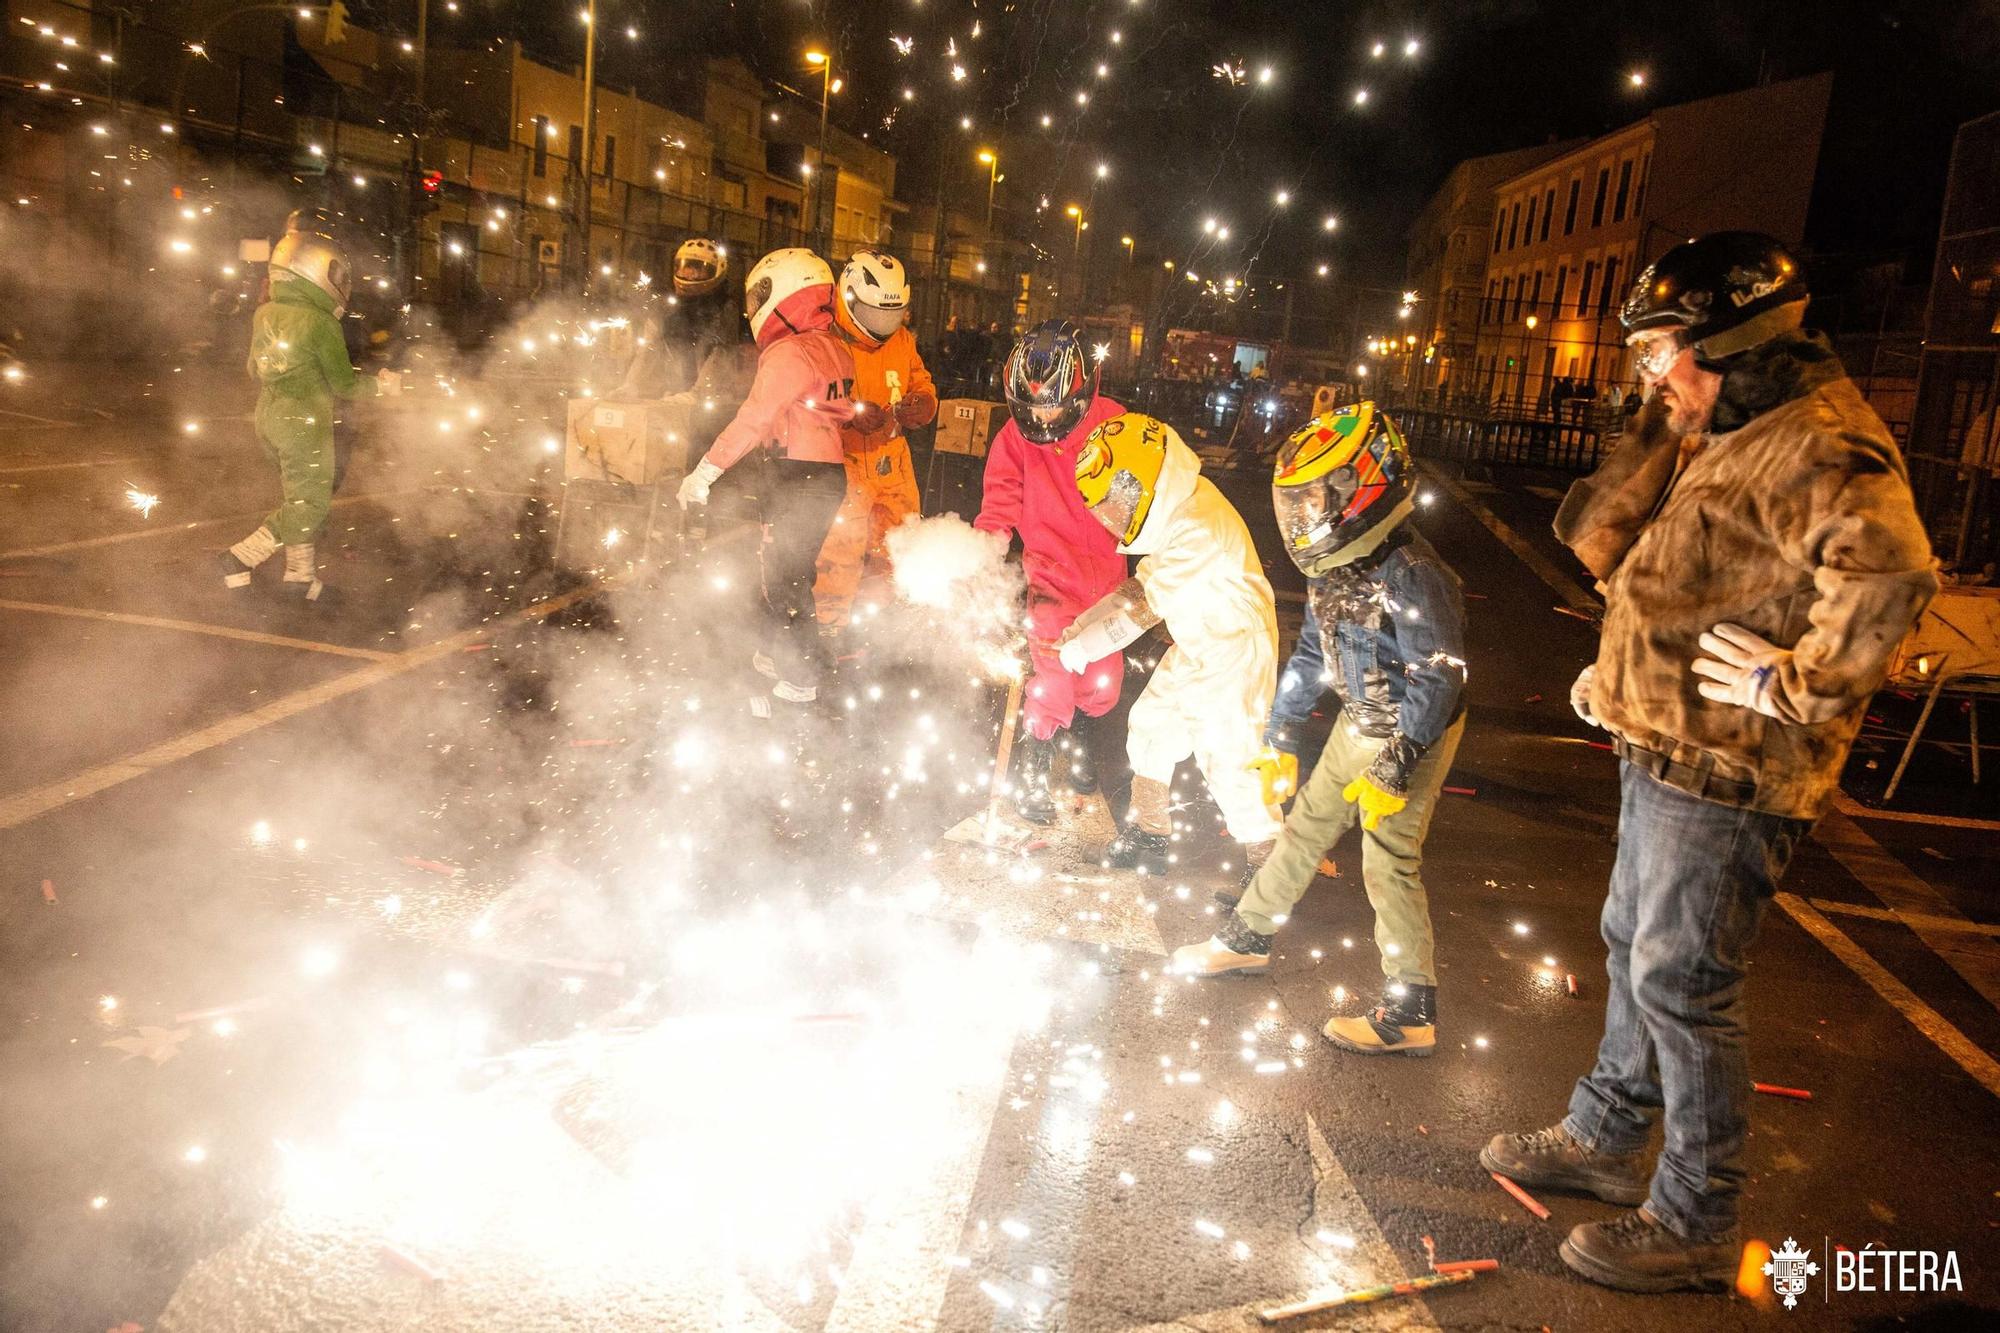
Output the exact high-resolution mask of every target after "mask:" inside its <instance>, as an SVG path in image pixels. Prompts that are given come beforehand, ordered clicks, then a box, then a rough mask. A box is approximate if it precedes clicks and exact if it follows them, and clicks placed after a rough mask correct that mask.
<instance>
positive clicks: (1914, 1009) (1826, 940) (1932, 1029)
mask: <svg viewBox="0 0 2000 1333" xmlns="http://www.w3.org/2000/svg"><path fill="white" fill-rule="evenodd" d="M1776 902H1777V904H1778V906H1780V907H1782V908H1784V909H1785V911H1786V912H1787V913H1788V914H1789V915H1790V916H1791V918H1792V920H1794V921H1796V922H1798V923H1799V924H1800V925H1801V926H1803V927H1805V929H1806V930H1807V931H1808V932H1809V933H1810V934H1811V935H1812V936H1813V938H1815V939H1817V940H1818V941H1819V942H1820V943H1821V944H1824V945H1825V946H1826V947H1827V948H1828V949H1830V950H1832V952H1833V956H1834V957H1836V958H1838V959H1839V960H1840V961H1841V962H1843V963H1845V964H1847V967H1848V970H1850V971H1851V972H1853V973H1854V975H1856V976H1857V977H1860V978H1861V979H1862V980H1863V981H1865V982H1867V983H1868V984H1869V985H1870V986H1871V987H1873V988H1874V991H1875V993H1876V994H1877V995H1880V996H1881V997H1882V998H1883V999H1885V1000H1887V1001H1888V1002H1889V1003H1890V1005H1892V1006H1893V1007H1894V1008H1895V1010H1896V1012H1898V1013H1900V1014H1901V1015H1902V1016H1903V1017H1905V1018H1907V1019H1909V1020H1910V1024H1911V1026H1913V1027H1915V1028H1916V1030H1917V1031H1919V1032H1921V1033H1923V1034H1924V1035H1925V1036H1926V1037H1929V1038H1930V1039H1931V1042H1932V1044H1934V1045H1935V1046H1936V1047H1937V1048H1938V1049H1939V1050H1941V1051H1943V1052H1944V1053H1945V1054H1946V1055H1948V1056H1950V1057H1951V1058H1952V1060H1953V1061H1955V1062H1956V1063H1957V1065H1958V1067H1959V1068H1961V1069H1963V1070H1964V1071H1965V1072H1966V1073H1968V1074H1970V1075H1972V1077H1974V1078H1975V1079H1978V1080H1979V1081H1980V1082H1981V1083H1982V1084H1984V1085H1985V1086H1986V1090H1987V1091H1988V1092H1990V1093H1992V1094H1993V1095H1994V1096H1996V1097H2000V1061H1996V1060H1995V1059H1994V1058H1993V1057H1992V1056H1990V1055H1988V1054H1987V1053H1986V1052H1985V1051H1983V1050H1981V1049H1980V1048H1979V1047H1978V1046H1977V1045H1975V1044H1974V1043H1973V1041H1972V1039H1971V1038H1970V1037H1967V1036H1966V1035H1965V1034H1964V1033H1963V1032H1960V1031H1959V1030H1958V1029H1957V1028H1956V1027H1954V1026H1952V1024H1951V1023H1950V1022H1949V1021H1948V1020H1947V1019H1946V1018H1945V1016H1944V1015H1943V1014H1940V1013H1939V1012H1938V1011H1937V1010H1935V1009H1933V1008H1931V1007H1930V1006H1929V1005H1927V1004H1925V1003H1924V1002H1923V1001H1922V1000H1920V999H1918V998H1917V993H1916V992H1915V991H1913V990H1911V989H1910V988H1909V987H1908V986H1905V985H1904V984H1903V983H1902V982H1901V981H1899V980H1897V979H1896V977H1895V976H1894V975H1893V974H1891V973H1890V971H1889V969H1888V968H1886V967H1883V966H1882V965H1881V964H1880V963H1878V962H1876V961H1875V959H1874V958H1873V957H1872V956H1870V954H1869V953H1868V951H1867V950H1865V949H1863V948H1862V947H1861V946H1860V945H1858V944H1856V943H1855V942H1854V941H1853V940H1851V939H1849V938H1848V937H1847V935H1846V934H1845V933H1844V932H1843V931H1842V930H1841V929H1840V927H1838V926H1836V925H1834V924H1833V922H1831V921H1828V920H1827V919H1826V918H1825V917H1824V916H1821V915H1820V914H1819V913H1818V912H1817V911H1815V910H1814V909H1813V905H1812V904H1811V903H1809V902H1807V901H1806V900H1805V899H1803V898H1801V897H1799V896H1798V895H1797V894H1792V893H1780V894H1779V895H1778V896H1777V898H1776Z"/></svg>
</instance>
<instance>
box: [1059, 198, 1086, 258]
mask: <svg viewBox="0 0 2000 1333" xmlns="http://www.w3.org/2000/svg"><path fill="white" fill-rule="evenodd" d="M1063 213H1064V215H1065V216H1067V217H1068V218H1070V219H1071V220H1072V221H1074V222H1075V223H1076V242H1075V244H1074V246H1073V247H1072V248H1073V249H1074V250H1075V252H1076V253H1077V254H1082V253H1083V228H1084V221H1083V209H1082V208H1081V207H1080V206H1078V205H1076V204H1071V205H1070V206H1069V207H1068V208H1065V209H1064V210H1063Z"/></svg>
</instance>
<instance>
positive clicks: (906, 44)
mask: <svg viewBox="0 0 2000 1333" xmlns="http://www.w3.org/2000/svg"><path fill="white" fill-rule="evenodd" d="M889 41H890V42H891V43H892V44H893V45H894V46H895V48H896V54H897V55H899V56H906V55H908V54H910V52H912V51H914V50H916V49H917V39H916V38H914V37H891V38H890V39H889Z"/></svg>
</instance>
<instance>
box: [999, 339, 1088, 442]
mask: <svg viewBox="0 0 2000 1333" xmlns="http://www.w3.org/2000/svg"><path fill="white" fill-rule="evenodd" d="M1005 380H1006V391H1007V411H1008V412H1009V413H1010V414H1012V416H1013V418H1014V424H1015V425H1016V426H1018V427H1019V428H1020V431H1021V434H1023V435H1025V436H1027V437H1028V439H1030V440H1032V441H1033V442H1034V443H1036V444H1054V443H1056V442H1057V441H1058V440H1060V439H1062V438H1063V436H1065V435H1067V434H1069V433H1070V432H1071V431H1073V430H1075V429H1076V423H1077V422H1079V421H1082V420H1083V414H1084V413H1085V412H1088V411H1089V410H1090V404H1091V400H1093V399H1094V398H1096V397H1097V385H1096V376H1095V375H1094V374H1092V372H1091V369H1090V364H1089V360H1088V354H1087V352H1086V351H1085V349H1084V346H1083V335H1082V334H1081V333H1078V332H1077V329H1076V326H1075V325H1074V324H1072V323H1070V322H1069V321H1068V320H1066V319H1045V320H1043V321H1042V322H1041V323H1039V324H1037V325H1035V327H1034V328H1032V329H1029V330H1028V332H1027V333H1026V334H1025V335H1023V337H1022V338H1021V341H1019V342H1017V343H1015V344H1014V350H1013V351H1012V352H1009V353H1008V354H1007V370H1006V375H1005Z"/></svg>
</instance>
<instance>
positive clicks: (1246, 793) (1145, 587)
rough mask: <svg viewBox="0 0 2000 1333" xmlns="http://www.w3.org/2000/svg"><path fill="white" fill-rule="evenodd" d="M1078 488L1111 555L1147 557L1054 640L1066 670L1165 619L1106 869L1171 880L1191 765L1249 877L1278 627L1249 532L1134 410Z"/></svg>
mask: <svg viewBox="0 0 2000 1333" xmlns="http://www.w3.org/2000/svg"><path fill="white" fill-rule="evenodd" d="M1076 484H1077V489H1078V491H1079V492H1081V494H1082V496H1083V500H1084V503H1085V504H1086V505H1088V506H1089V508H1090V511H1091V513H1092V514H1093V515H1094V516H1095V517H1096V518H1097V520H1098V521H1099V522H1100V523H1102V524H1104V526H1105V527H1106V528H1108V529H1109V530H1110V531H1111V533H1112V535H1113V536H1115V537H1117V538H1118V542H1119V547H1118V549H1119V550H1120V551H1121V552H1124V553H1126V554H1130V555H1137V556H1140V557H1142V558H1141V559H1140V561H1139V564H1138V568H1137V570H1136V571H1135V574H1134V576H1133V577H1132V578H1130V579H1127V580H1126V581H1125V582H1124V583H1123V584H1121V585H1119V587H1118V588H1116V589H1114V590H1113V591H1112V592H1111V593H1110V594H1109V595H1108V596H1106V597H1104V598H1103V599H1102V600H1101V601H1099V602H1098V603H1097V605H1095V606H1093V607H1091V608H1090V609H1089V610H1087V611H1085V612H1084V613H1083V614H1082V615H1080V616H1078V617H1077V619H1076V621H1075V622H1074V623H1073V624H1072V625H1071V626H1070V627H1069V629H1068V630H1066V631H1065V632H1064V634H1063V636H1062V638H1061V639H1059V640H1058V641H1057V652H1058V654H1059V655H1060V657H1061V658H1062V661H1063V663H1064V665H1065V666H1068V665H1070V663H1072V662H1076V663H1089V662H1093V661H1097V660H1098V659H1100V658H1103V657H1106V656H1109V655H1110V654H1112V653H1115V652H1117V651H1118V650H1119V649H1121V648H1123V647H1125V646H1126V645H1128V644H1130V643H1131V642H1133V641H1134V640H1135V639H1137V638H1138V637H1139V636H1140V635H1141V634H1144V633H1145V632H1146V631H1147V630H1148V629H1150V628H1151V627H1152V626H1154V625H1156V624H1158V623H1160V622H1161V621H1163V620H1164V621H1165V622H1166V625H1167V631H1168V633H1169V634H1170V635H1172V637H1173V646H1172V647H1171V648H1169V649H1168V650H1167V652H1166V655H1165V656H1164V657H1162V658H1161V659H1160V664H1159V667H1158V668H1157V669H1156V670H1155V671H1154V673H1153V679H1152V681H1151V682H1150V683H1149V684H1148V685H1147V686H1146V690H1145V692H1144V693H1143V694H1141V695H1140V696H1139V698H1138V700H1137V701H1136V702H1135V703H1134V704H1133V705H1132V714H1131V720H1130V729H1129V732H1128V735H1127V739H1126V751H1127V754H1128V755H1129V757H1130V759H1131V761H1132V774H1133V782H1132V809H1131V815H1130V818H1129V819H1127V820H1126V821H1125V823H1124V826H1123V828H1122V829H1121V831H1120V833H1119V835H1118V837H1117V839H1116V840H1115V841H1113V842H1112V844H1111V845H1110V847H1109V848H1107V849H1106V852H1105V857H1104V862H1105V864H1106V865H1107V866H1114V867H1118V868H1123V869H1134V868H1136V869H1138V870H1141V871H1143V872H1145V873H1148V874H1164V873H1166V869H1167V866H1168V864H1169V863H1170V862H1171V861H1172V860H1173V859H1174V857H1173V854H1172V852H1171V850H1170V843H1171V837H1172V829H1173V825H1172V821H1171V817H1170V815H1169V812H1168V789H1169V784H1170V783H1171V782H1172V780H1173V776H1174V768H1175V766H1176V765H1177V764H1179V763H1180V762H1181V761H1182V760H1183V759H1186V758H1188V757H1189V756H1193V758H1194V760H1195V762H1196V764H1197V765H1198V766H1199V767H1200V768H1201V772H1202V776H1203V777H1204V778H1205V779H1206V780H1207V782H1208V788H1209V791H1210V793H1211V794H1212V795H1213V796H1214V798H1215V802H1216V804H1217V805H1218V806H1220V807H1221V808H1222V815H1223V820H1224V823H1225V824H1226V825H1227V827H1228V830H1229V836H1230V837H1231V838H1232V839H1234V840H1235V841H1237V842H1239V843H1241V844H1243V852H1244V854H1243V862H1244V865H1243V870H1242V874H1243V876H1244V878H1245V879H1246V881H1247V879H1248V877H1249V875H1251V874H1252V873H1254V872H1255V869H1256V867H1257V866H1258V865H1261V864H1262V863H1263V860H1264V858H1265V857H1266V856H1267V855H1269V853H1270V849H1271V843H1272V840H1273V839H1274V838H1276V837H1277V835H1278V829H1279V828H1280V826H1281V822H1280V820H1279V818H1278V816H1277V812H1276V811H1274V810H1273V809H1272V808H1271V807H1270V806H1269V805H1267V804H1266V803H1265V801H1264V791H1263V785H1262V783H1261V782H1260V781H1259V780H1258V777H1257V774H1256V771H1255V768H1254V765H1255V762H1256V759H1257V756H1258V753H1259V751H1260V750H1261V748H1262V744H1263V740H1262V737H1263V726H1264V719H1265V717H1266V716H1267V715H1268V714H1269V712H1270V709H1271V698H1272V695H1273V694H1274V693H1275V691H1276V689H1277V674H1278V617H1277V607H1276V602H1275V600H1274V599H1273V597H1272V595H1271V585H1270V583H1269V582H1268V581H1267V580H1266V579H1265V578H1264V573H1263V569H1262V567H1261V566H1260V565H1259V564H1258V561H1257V551H1256V547H1255V546H1254V545H1253V544H1252V543H1251V540H1250V530H1249V529H1248V528H1247V527H1245V526H1244V523H1243V519H1242V517H1241V516H1240V515H1239V514H1238V513H1237V512H1236V510H1235V508H1234V507H1232V506H1231V505H1230V503H1229V501H1228V500H1226V499H1224V498H1223V495H1222V492H1220V491H1218V490H1217V489H1216V488H1215V486H1214V484H1213V483H1211V482H1210V481H1209V480H1208V479H1207V478H1206V477H1204V476H1202V475H1201V460H1200V459H1199V458H1197V457H1195V453H1194V451H1193V450H1192V449H1190V448H1188V447H1187V445H1186V444H1185V443H1184V442H1182V440H1181V437H1180V436H1179V435H1178V434H1176V433H1175V432H1174V430H1173V428H1172V427H1171V426H1168V425H1167V424H1166V423H1165V422H1162V421H1159V420H1156V419H1155V418H1153V417H1149V416H1144V415H1141V414H1139V413H1136V412H1128V413H1125V414H1124V415H1122V416H1118V417H1113V418H1112V419H1111V420H1109V421H1106V422H1104V423H1103V424H1102V425H1100V426H1099V427H1098V428H1097V429H1096V430H1095V431H1093V432H1091V435H1090V438H1089V439H1088V440H1087V441H1086V442H1085V444H1084V447H1083V450H1082V452H1081V453H1080V454H1079V455H1078V456H1077V465H1076ZM1073 669H1074V668H1073Z"/></svg>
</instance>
